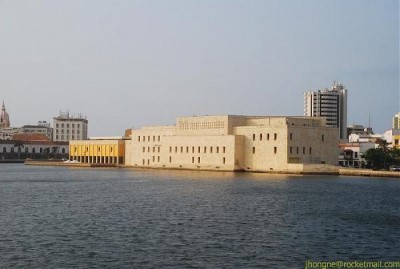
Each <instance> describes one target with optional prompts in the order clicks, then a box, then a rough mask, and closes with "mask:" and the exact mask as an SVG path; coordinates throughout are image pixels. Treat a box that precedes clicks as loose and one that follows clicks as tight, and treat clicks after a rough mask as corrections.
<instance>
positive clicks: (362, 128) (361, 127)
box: [347, 124, 374, 137]
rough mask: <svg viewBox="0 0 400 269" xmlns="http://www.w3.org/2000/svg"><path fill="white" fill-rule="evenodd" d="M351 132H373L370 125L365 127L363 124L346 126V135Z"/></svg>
mask: <svg viewBox="0 0 400 269" xmlns="http://www.w3.org/2000/svg"><path fill="white" fill-rule="evenodd" d="M351 134H374V132H373V131H372V128H371V127H365V126H364V125H357V124H353V125H350V126H347V137H349V135H351Z"/></svg>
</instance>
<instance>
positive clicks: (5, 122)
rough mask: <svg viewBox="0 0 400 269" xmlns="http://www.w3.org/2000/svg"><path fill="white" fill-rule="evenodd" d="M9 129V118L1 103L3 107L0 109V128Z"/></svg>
mask: <svg viewBox="0 0 400 269" xmlns="http://www.w3.org/2000/svg"><path fill="white" fill-rule="evenodd" d="M7 127H10V117H9V115H8V113H7V111H6V106H5V105H4V101H3V106H2V107H1V112H0V128H7Z"/></svg>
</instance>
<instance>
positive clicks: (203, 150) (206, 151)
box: [169, 146, 226, 153]
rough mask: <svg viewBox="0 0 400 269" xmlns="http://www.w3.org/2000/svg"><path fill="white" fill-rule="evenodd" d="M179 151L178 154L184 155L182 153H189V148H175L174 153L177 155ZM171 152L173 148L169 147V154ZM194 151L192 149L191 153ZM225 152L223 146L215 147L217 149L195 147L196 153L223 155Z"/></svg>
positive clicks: (193, 148)
mask: <svg viewBox="0 0 400 269" xmlns="http://www.w3.org/2000/svg"><path fill="white" fill-rule="evenodd" d="M179 149H180V153H184V152H185V153H189V150H190V147H180V148H179V147H175V150H174V152H175V153H178V151H179ZM184 149H185V150H184ZM214 150H215V151H214ZM172 151H173V147H169V153H172ZM195 151H196V147H192V148H191V152H192V153H195ZM225 151H226V148H225V147H224V146H223V147H219V146H217V147H197V153H214V152H215V153H220V152H221V153H225Z"/></svg>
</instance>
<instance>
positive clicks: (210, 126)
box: [180, 121, 225, 130]
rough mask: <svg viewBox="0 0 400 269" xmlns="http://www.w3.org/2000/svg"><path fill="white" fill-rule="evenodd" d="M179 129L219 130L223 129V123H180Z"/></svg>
mask: <svg viewBox="0 0 400 269" xmlns="http://www.w3.org/2000/svg"><path fill="white" fill-rule="evenodd" d="M180 127H181V129H184V130H193V129H221V128H224V127H225V123H224V122H223V121H207V122H182V123H180Z"/></svg>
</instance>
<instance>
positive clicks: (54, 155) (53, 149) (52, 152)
mask: <svg viewBox="0 0 400 269" xmlns="http://www.w3.org/2000/svg"><path fill="white" fill-rule="evenodd" d="M58 149H59V147H57V146H54V147H51V155H53V157H57V153H58Z"/></svg>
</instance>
